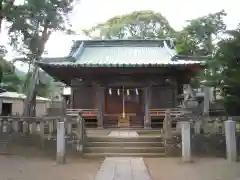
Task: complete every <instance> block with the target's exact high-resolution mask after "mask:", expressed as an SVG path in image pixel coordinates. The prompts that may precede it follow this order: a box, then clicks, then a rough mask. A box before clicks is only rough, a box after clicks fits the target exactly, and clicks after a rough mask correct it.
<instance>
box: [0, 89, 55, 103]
mask: <svg viewBox="0 0 240 180" xmlns="http://www.w3.org/2000/svg"><path fill="white" fill-rule="evenodd" d="M1 97H2V98H13V99H25V98H26V95H25V94H22V93H17V92H9V91H6V92H3V93H0V98H1ZM36 100H38V101H50V99H48V98H44V97H40V96H37V98H36Z"/></svg>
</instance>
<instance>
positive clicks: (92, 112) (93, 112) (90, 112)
mask: <svg viewBox="0 0 240 180" xmlns="http://www.w3.org/2000/svg"><path fill="white" fill-rule="evenodd" d="M80 111H81V112H82V115H83V117H85V118H86V117H97V113H98V110H97V109H67V112H66V115H68V116H77V115H78V113H79V112H80Z"/></svg>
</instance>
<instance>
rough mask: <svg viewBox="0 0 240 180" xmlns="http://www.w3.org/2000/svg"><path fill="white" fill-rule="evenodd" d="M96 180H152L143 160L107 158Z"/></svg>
mask: <svg viewBox="0 0 240 180" xmlns="http://www.w3.org/2000/svg"><path fill="white" fill-rule="evenodd" d="M96 180H151V177H150V175H149V173H148V169H147V167H146V166H145V164H144V161H143V158H131V157H130V158H117V157H116V158H106V159H105V160H104V162H103V164H102V165H101V167H100V170H99V171H98V173H97V176H96Z"/></svg>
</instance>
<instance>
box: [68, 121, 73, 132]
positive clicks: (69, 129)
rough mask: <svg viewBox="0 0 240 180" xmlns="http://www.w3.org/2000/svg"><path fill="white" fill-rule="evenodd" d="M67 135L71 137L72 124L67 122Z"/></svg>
mask: <svg viewBox="0 0 240 180" xmlns="http://www.w3.org/2000/svg"><path fill="white" fill-rule="evenodd" d="M67 134H68V135H71V134H72V122H71V121H69V122H68V123H67Z"/></svg>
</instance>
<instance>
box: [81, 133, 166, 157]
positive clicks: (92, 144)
mask: <svg viewBox="0 0 240 180" xmlns="http://www.w3.org/2000/svg"><path fill="white" fill-rule="evenodd" d="M83 156H84V157H128V156H131V157H162V156H165V147H164V142H163V139H162V138H161V137H109V136H106V137H88V142H87V143H86V146H85V148H84V155H83Z"/></svg>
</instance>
